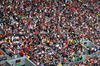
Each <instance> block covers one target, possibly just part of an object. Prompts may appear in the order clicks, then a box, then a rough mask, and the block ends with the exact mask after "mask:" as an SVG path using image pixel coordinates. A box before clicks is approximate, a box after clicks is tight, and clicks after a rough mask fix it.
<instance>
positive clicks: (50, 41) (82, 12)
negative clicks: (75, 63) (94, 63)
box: [0, 0, 100, 66]
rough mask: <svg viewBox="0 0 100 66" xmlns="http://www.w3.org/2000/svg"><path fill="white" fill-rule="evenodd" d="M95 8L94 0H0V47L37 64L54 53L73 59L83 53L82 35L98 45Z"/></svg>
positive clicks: (98, 8) (98, 6) (99, 36)
mask: <svg viewBox="0 0 100 66" xmlns="http://www.w3.org/2000/svg"><path fill="white" fill-rule="evenodd" d="M99 11H100V5H99V4H98V0H67V2H66V3H65V2H64V0H50V1H46V0H0V47H1V48H2V50H3V51H4V52H6V53H7V54H8V55H9V56H11V57H12V56H13V55H15V54H20V56H23V55H26V56H27V57H28V58H29V59H31V60H32V61H33V62H34V63H35V64H36V65H37V66H38V65H40V64H41V63H42V64H48V63H49V62H50V61H54V62H56V61H59V60H60V59H59V56H58V54H60V55H61V57H63V60H64V61H65V62H66V61H70V60H75V59H74V58H75V57H79V56H81V55H82V54H83V51H84V49H83V44H82V43H81V40H82V39H87V40H91V41H92V42H93V43H94V44H96V46H99V45H100V31H99V30H100V25H99V22H100V21H99V22H98V21H97V15H98V12H99ZM48 47H50V48H52V49H53V50H52V49H48ZM99 48H100V47H99ZM54 51H55V52H56V53H55V52H54ZM93 52H94V51H93ZM54 56H56V57H54ZM42 57H43V58H42ZM47 60H48V61H47ZM45 61H46V62H45ZM40 62H41V63H40Z"/></svg>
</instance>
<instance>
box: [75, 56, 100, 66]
mask: <svg viewBox="0 0 100 66" xmlns="http://www.w3.org/2000/svg"><path fill="white" fill-rule="evenodd" d="M75 66H100V56H98V57H94V58H87V59H86V61H84V62H81V63H78V64H76V65H75Z"/></svg>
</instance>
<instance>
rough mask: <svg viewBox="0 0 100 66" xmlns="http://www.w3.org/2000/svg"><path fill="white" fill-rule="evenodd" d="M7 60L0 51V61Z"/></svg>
mask: <svg viewBox="0 0 100 66" xmlns="http://www.w3.org/2000/svg"><path fill="white" fill-rule="evenodd" d="M3 60H7V57H6V56H5V54H4V52H3V51H2V50H1V49H0V61H3Z"/></svg>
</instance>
